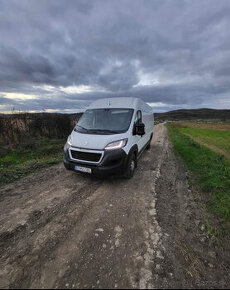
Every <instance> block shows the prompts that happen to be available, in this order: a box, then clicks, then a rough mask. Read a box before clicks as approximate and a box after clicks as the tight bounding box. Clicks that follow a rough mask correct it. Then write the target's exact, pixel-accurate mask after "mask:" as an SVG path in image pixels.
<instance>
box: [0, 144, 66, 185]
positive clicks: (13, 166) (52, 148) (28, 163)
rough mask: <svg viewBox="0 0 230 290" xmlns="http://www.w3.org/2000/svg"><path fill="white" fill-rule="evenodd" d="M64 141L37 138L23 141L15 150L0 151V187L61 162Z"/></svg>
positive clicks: (2, 148) (3, 149) (2, 149)
mask: <svg viewBox="0 0 230 290" xmlns="http://www.w3.org/2000/svg"><path fill="white" fill-rule="evenodd" d="M64 143H65V140H63V139H49V138H37V139H30V140H25V141H24V142H23V143H22V144H20V147H18V148H17V149H11V150H10V149H7V150H6V149H5V148H4V147H3V146H1V150H0V153H1V154H0V185H4V184H7V183H10V182H12V181H15V180H18V179H20V178H21V177H23V176H26V175H29V174H31V173H33V172H35V171H37V170H39V169H41V168H45V167H49V166H51V165H53V164H57V163H59V162H60V161H61V160H62V149H63V146H64Z"/></svg>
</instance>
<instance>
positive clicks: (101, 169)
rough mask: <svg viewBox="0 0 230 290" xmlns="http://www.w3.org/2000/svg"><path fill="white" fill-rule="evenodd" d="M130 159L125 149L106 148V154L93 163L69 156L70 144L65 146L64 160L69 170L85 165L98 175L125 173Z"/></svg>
mask: <svg viewBox="0 0 230 290" xmlns="http://www.w3.org/2000/svg"><path fill="white" fill-rule="evenodd" d="M127 161H128V155H127V154H126V153H125V151H124V150H123V149H117V150H111V151H109V150H105V151H104V156H103V158H102V160H101V161H100V163H99V164H91V163H88V162H80V161H74V160H72V159H71V158H70V156H69V151H68V146H65V148H64V158H63V162H64V165H65V168H66V169H68V170H73V171H75V170H74V168H75V166H83V167H87V168H91V170H92V174H94V175H97V176H108V175H117V174H119V175H120V174H123V173H124V170H125V169H126V166H127Z"/></svg>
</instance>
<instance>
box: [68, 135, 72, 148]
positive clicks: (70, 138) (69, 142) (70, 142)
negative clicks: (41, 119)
mask: <svg viewBox="0 0 230 290" xmlns="http://www.w3.org/2000/svg"><path fill="white" fill-rule="evenodd" d="M67 143H68V144H69V145H70V146H72V145H73V143H72V137H71V135H69V137H68V139H67Z"/></svg>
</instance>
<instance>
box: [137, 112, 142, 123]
mask: <svg viewBox="0 0 230 290" xmlns="http://www.w3.org/2000/svg"><path fill="white" fill-rule="evenodd" d="M140 123H142V113H141V110H138V111H137V114H136V118H135V124H140Z"/></svg>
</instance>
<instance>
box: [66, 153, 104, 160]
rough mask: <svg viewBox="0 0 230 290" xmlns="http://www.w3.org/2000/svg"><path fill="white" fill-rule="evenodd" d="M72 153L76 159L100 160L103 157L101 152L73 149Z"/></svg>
mask: <svg viewBox="0 0 230 290" xmlns="http://www.w3.org/2000/svg"><path fill="white" fill-rule="evenodd" d="M71 155H72V157H73V158H74V159H78V160H82V161H89V162H98V161H99V160H100V159H101V153H91V152H82V151H76V150H71Z"/></svg>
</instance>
